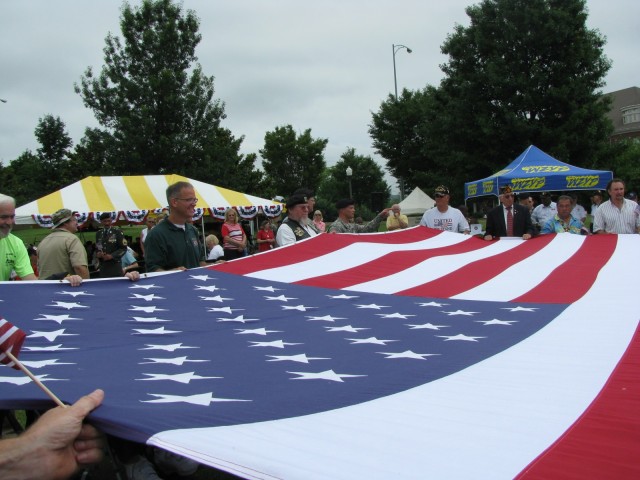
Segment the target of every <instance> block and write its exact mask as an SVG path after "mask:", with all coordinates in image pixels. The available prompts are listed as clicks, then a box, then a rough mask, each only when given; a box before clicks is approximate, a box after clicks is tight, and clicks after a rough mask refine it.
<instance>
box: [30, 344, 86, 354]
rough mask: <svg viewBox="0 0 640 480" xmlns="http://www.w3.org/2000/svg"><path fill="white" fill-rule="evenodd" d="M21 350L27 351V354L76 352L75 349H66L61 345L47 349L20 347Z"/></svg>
mask: <svg viewBox="0 0 640 480" xmlns="http://www.w3.org/2000/svg"><path fill="white" fill-rule="evenodd" d="M22 349H23V350H28V351H29V352H61V351H64V350H78V349H77V348H71V347H69V348H67V347H63V346H62V344H61V343H59V344H58V345H51V346H49V347H27V346H24V347H22Z"/></svg>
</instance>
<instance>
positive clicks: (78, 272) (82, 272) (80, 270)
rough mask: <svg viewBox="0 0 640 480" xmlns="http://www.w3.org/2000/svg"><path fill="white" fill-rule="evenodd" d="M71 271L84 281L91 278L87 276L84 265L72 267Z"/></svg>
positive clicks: (86, 268)
mask: <svg viewBox="0 0 640 480" xmlns="http://www.w3.org/2000/svg"><path fill="white" fill-rule="evenodd" d="M73 271H74V272H76V275H80V276H81V277H82V278H84V279H87V278H90V277H91V275H89V268H88V267H87V266H86V265H74V266H73Z"/></svg>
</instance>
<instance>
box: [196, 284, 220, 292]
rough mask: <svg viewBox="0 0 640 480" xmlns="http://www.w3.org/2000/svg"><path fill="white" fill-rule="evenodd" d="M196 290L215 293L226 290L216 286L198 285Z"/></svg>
mask: <svg viewBox="0 0 640 480" xmlns="http://www.w3.org/2000/svg"><path fill="white" fill-rule="evenodd" d="M196 290H206V291H208V292H215V291H217V290H225V289H224V288H219V287H216V286H215V285H196Z"/></svg>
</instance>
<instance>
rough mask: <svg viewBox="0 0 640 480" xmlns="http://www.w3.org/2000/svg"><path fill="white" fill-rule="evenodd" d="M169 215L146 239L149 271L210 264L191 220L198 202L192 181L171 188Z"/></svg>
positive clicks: (168, 199) (168, 196) (145, 258)
mask: <svg viewBox="0 0 640 480" xmlns="http://www.w3.org/2000/svg"><path fill="white" fill-rule="evenodd" d="M167 202H168V203H169V217H167V219H166V220H164V221H162V222H160V223H158V225H156V226H155V227H154V228H153V229H152V230H151V231H150V232H149V234H148V235H147V238H146V239H145V242H144V260H145V265H146V267H147V272H161V271H164V270H187V269H189V268H195V267H201V266H205V265H206V264H207V262H206V259H205V255H204V249H203V248H202V243H201V242H200V239H199V237H198V231H197V230H196V228H195V227H194V226H193V225H192V224H191V223H190V221H191V219H192V218H193V215H194V212H195V206H196V204H197V203H198V198H197V197H196V192H195V190H194V188H193V185H191V184H190V183H188V182H177V183H174V184H173V185H169V187H168V188H167Z"/></svg>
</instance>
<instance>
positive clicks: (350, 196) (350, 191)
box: [347, 167, 353, 199]
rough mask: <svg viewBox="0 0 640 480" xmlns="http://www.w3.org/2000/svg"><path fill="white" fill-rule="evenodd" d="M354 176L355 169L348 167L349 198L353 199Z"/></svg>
mask: <svg viewBox="0 0 640 480" xmlns="http://www.w3.org/2000/svg"><path fill="white" fill-rule="evenodd" d="M352 175H353V169H352V168H351V167H347V179H348V180H349V198H351V199H353V191H352V190H351V176H352Z"/></svg>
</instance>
